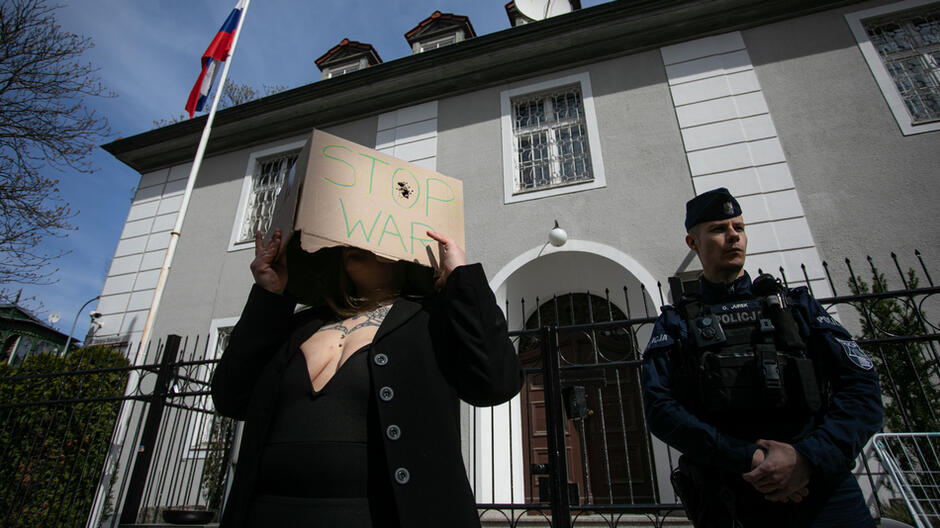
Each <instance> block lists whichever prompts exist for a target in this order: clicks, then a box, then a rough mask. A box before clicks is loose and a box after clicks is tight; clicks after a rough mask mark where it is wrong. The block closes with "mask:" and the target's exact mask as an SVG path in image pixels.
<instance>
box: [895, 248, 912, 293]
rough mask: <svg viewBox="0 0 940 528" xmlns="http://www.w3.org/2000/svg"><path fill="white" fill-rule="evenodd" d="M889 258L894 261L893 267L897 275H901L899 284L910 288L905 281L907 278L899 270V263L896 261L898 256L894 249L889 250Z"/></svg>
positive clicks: (907, 288)
mask: <svg viewBox="0 0 940 528" xmlns="http://www.w3.org/2000/svg"><path fill="white" fill-rule="evenodd" d="M891 260H893V261H894V268H895V269H896V270H898V276H899V277H901V284H903V285H904V289H905V290H909V289H911V287H910V286H909V285H908V283H907V279H905V278H904V272H903V271H901V264H900V263H899V262H898V256H897V254H896V253H895V252H894V251H892V252H891Z"/></svg>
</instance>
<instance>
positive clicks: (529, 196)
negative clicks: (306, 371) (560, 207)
mask: <svg viewBox="0 0 940 528" xmlns="http://www.w3.org/2000/svg"><path fill="white" fill-rule="evenodd" d="M573 84H577V85H578V86H579V87H580V89H581V102H582V104H583V105H584V125H585V127H587V136H588V137H587V139H588V147H589V148H590V151H591V156H590V158H591V171H592V172H593V174H594V179H593V180H592V181H586V182H584V183H573V184H571V185H565V186H561V187H552V188H550V189H542V190H537V191H526V192H521V193H517V192H516V189H515V181H516V157H517V148H516V138H515V135H514V134H513V130H512V126H513V112H512V98H514V97H518V96H521V95H527V94H535V93H537V92H543V91H548V90H551V89H554V88H562V87H564V86H569V85H573ZM499 98H500V114H501V115H500V125H501V129H502V143H503V197H504V202H503V203H506V204H510V203H516V202H524V201H528V200H535V199H538V198H546V197H549V196H557V195H560V194H569V193H574V192H581V191H587V190H590V189H599V188H603V187H606V186H607V178H606V177H605V175H604V161H603V156H602V155H601V142H600V133H599V132H598V128H597V114H596V112H595V111H594V95H593V92H592V90H591V77H590V75H588V73H587V72H582V73H576V74H572V75H566V76H563V77H558V78H555V79H551V80H548V81H542V82H536V83H532V84H527V85H524V86H518V87H515V88H510V89H507V90H503V91H501V92H500V93H499Z"/></svg>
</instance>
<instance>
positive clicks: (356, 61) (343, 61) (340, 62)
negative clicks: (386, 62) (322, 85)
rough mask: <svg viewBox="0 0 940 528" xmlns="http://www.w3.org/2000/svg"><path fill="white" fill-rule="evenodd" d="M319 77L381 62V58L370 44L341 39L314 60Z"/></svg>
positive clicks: (348, 71) (328, 76)
mask: <svg viewBox="0 0 940 528" xmlns="http://www.w3.org/2000/svg"><path fill="white" fill-rule="evenodd" d="M315 63H316V65H317V68H320V71H321V72H322V74H321V76H320V78H321V79H332V78H333V77H339V76H340V75H345V74H347V73H351V72H354V71H357V70H361V69H364V68H368V67H369V66H374V65H376V64H381V63H382V59H381V57H379V54H378V53H376V51H375V48H373V47H372V44H365V43H362V42H356V41H354V40H349V39H343V40H341V41H340V43H339V44H337V45H336V46H334V47H333V49H331V50H330V51H328V52H326V53H324V54H323V56H321V57H320V58H319V59H317V60H316V61H315Z"/></svg>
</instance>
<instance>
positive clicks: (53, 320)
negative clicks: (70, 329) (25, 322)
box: [48, 312, 62, 324]
mask: <svg viewBox="0 0 940 528" xmlns="http://www.w3.org/2000/svg"><path fill="white" fill-rule="evenodd" d="M61 318H62V316H61V315H59V312H53V313H51V314H49V317H48V320H49V324H56V323H58V322H59V319H61Z"/></svg>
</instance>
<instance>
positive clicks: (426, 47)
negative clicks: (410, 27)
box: [418, 33, 457, 52]
mask: <svg viewBox="0 0 940 528" xmlns="http://www.w3.org/2000/svg"><path fill="white" fill-rule="evenodd" d="M456 42H457V34H456V33H454V34H452V35H446V36H444V37H439V38H436V39H432V40H428V41H426V42H422V43H420V44H418V51H419V52H422V51H431V50H434V49H437V48H443V47H444V46H450V45H451V44H455V43H456Z"/></svg>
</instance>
